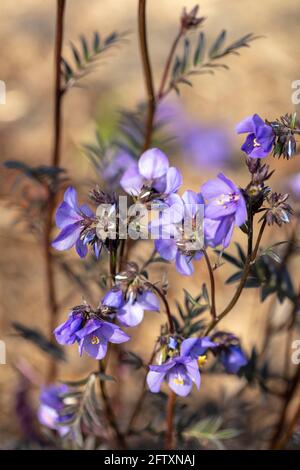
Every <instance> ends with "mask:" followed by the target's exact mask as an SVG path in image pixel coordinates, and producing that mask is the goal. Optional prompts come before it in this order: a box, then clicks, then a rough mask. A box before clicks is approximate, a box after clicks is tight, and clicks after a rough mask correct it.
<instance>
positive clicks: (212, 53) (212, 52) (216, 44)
mask: <svg viewBox="0 0 300 470" xmlns="http://www.w3.org/2000/svg"><path fill="white" fill-rule="evenodd" d="M225 38H226V30H225V29H224V30H223V31H221V33H220V34H219V36H218V37H217V39H216V40H215V42H214V43H213V45H212V46H211V48H210V50H209V53H208V54H209V57H210V58H212V59H214V58H215V57H216V56H217V55H218V53H219V51H220V49H221V47H222V46H223V44H224V42H225Z"/></svg>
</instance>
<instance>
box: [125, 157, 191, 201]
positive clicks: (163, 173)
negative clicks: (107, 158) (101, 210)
mask: <svg viewBox="0 0 300 470" xmlns="http://www.w3.org/2000/svg"><path fill="white" fill-rule="evenodd" d="M181 184H182V176H181V174H180V172H179V170H178V169H177V168H175V167H170V166H169V160H168V157H167V156H166V155H165V154H164V153H163V152H162V151H161V150H159V149H157V148H152V149H149V150H146V152H144V153H143V154H142V155H141V157H140V159H139V161H138V163H136V164H135V165H131V166H130V167H129V168H128V170H127V171H126V172H125V173H124V174H123V176H122V178H121V181H120V185H121V187H122V188H123V189H124V191H126V192H127V193H128V194H131V195H132V196H136V197H138V198H139V199H140V200H141V201H144V202H148V201H151V200H158V199H165V198H166V197H167V196H168V195H170V194H172V193H176V191H177V190H178V189H179V187H180V186H181Z"/></svg>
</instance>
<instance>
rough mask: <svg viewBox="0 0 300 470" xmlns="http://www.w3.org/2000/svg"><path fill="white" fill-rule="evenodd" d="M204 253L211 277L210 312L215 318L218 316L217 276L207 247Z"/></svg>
mask: <svg viewBox="0 0 300 470" xmlns="http://www.w3.org/2000/svg"><path fill="white" fill-rule="evenodd" d="M203 254H204V258H205V261H206V266H207V269H208V273H209V279H210V299H211V305H210V313H211V316H212V318H213V320H215V319H216V318H217V312H216V288H215V277H214V272H213V269H212V266H211V263H210V259H209V256H208V254H207V252H206V250H205V249H204V250H203Z"/></svg>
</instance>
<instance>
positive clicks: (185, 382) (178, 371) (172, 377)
mask: <svg viewBox="0 0 300 470" xmlns="http://www.w3.org/2000/svg"><path fill="white" fill-rule="evenodd" d="M167 382H168V385H169V387H170V388H171V390H173V392H175V393H176V394H177V395H179V396H180V397H186V396H187V395H188V394H189V393H190V392H191V390H192V386H193V382H192V380H191V378H190V377H189V375H188V374H187V372H186V369H185V367H184V366H175V367H173V369H172V370H171V371H170V372H169V373H168V375H167Z"/></svg>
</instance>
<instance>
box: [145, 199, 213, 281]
mask: <svg viewBox="0 0 300 470" xmlns="http://www.w3.org/2000/svg"><path fill="white" fill-rule="evenodd" d="M168 202H169V205H170V207H167V208H166V210H164V211H163V212H162V214H161V216H160V218H159V219H158V220H155V221H153V222H152V223H151V230H152V233H153V229H155V228H156V229H159V230H160V238H159V239H157V240H155V248H156V250H157V251H158V253H159V254H160V256H161V257H162V258H164V259H166V260H168V261H172V260H175V264H176V269H177V271H178V272H179V273H180V274H183V275H186V276H189V275H191V274H192V273H193V271H194V266H193V263H192V261H193V260H199V259H200V258H202V256H203V253H202V249H203V242H204V235H203V232H202V223H203V217H202V215H203V212H204V211H203V210H201V209H203V207H204V200H203V197H202V195H201V194H197V193H195V192H194V191H186V192H185V193H184V194H183V196H182V198H180V197H179V196H177V195H172V196H170V197H169V198H168ZM173 202H174V204H173Z"/></svg>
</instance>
